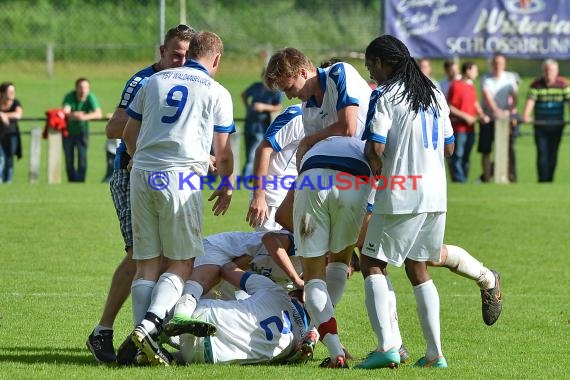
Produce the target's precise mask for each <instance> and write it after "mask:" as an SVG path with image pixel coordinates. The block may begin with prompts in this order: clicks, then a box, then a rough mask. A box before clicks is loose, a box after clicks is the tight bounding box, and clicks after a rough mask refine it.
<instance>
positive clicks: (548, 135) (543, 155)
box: [534, 125, 564, 182]
mask: <svg viewBox="0 0 570 380" xmlns="http://www.w3.org/2000/svg"><path fill="white" fill-rule="evenodd" d="M563 130H564V125H559V126H551V125H549V126H536V125H535V126H534V142H535V144H536V168H537V170H538V182H552V181H553V180H554V169H556V160H557V159H558V147H559V145H560V140H561V139H562V131H563Z"/></svg>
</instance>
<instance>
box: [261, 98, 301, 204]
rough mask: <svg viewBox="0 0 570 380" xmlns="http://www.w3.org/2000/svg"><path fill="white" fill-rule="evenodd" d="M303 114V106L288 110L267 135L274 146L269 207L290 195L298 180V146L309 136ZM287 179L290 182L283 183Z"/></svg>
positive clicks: (267, 186) (270, 169) (267, 193)
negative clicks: (291, 187)
mask: <svg viewBox="0 0 570 380" xmlns="http://www.w3.org/2000/svg"><path fill="white" fill-rule="evenodd" d="M301 115H302V113H301V104H297V105H294V106H290V107H287V109H286V110H285V111H283V112H282V113H281V114H280V115H279V116H277V117H276V118H275V120H274V121H273V122H272V123H271V125H270V126H269V128H268V129H267V132H265V136H264V139H265V140H267V142H269V143H270V144H271V146H272V147H273V152H272V153H271V157H270V158H269V170H268V173H267V184H266V185H264V188H265V201H266V202H267V205H268V206H279V205H280V204H281V202H282V201H283V198H285V195H287V187H288V184H289V183H292V182H293V181H294V180H295V178H296V177H297V166H296V163H297V160H296V152H297V146H298V145H299V141H301V139H302V138H303V137H304V136H305V133H304V129H303V119H302V117H301ZM286 178H287V182H286V183H282V182H283V181H285V180H286ZM289 178H290V179H289ZM275 185H276V186H275Z"/></svg>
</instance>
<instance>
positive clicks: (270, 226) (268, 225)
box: [255, 206, 283, 232]
mask: <svg viewBox="0 0 570 380" xmlns="http://www.w3.org/2000/svg"><path fill="white" fill-rule="evenodd" d="M278 207H279V206H267V213H268V214H269V217H268V218H267V220H266V221H265V222H264V223H263V224H262V225H261V226H259V227H257V228H256V229H255V230H256V231H267V232H269V231H279V230H282V229H283V227H281V225H280V224H279V223H277V222H276V221H275V213H276V212H277V208H278Z"/></svg>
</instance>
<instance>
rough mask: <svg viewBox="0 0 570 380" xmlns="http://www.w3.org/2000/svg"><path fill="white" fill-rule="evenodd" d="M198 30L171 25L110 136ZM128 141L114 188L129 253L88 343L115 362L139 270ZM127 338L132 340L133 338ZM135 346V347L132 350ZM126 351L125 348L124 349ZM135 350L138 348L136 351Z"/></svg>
mask: <svg viewBox="0 0 570 380" xmlns="http://www.w3.org/2000/svg"><path fill="white" fill-rule="evenodd" d="M194 32H195V30H194V29H192V28H190V27H189V26H188V25H183V24H181V25H178V26H175V27H173V28H170V29H169V30H168V31H167V32H166V35H165V36H164V44H163V45H161V46H160V48H159V50H160V60H159V61H158V62H156V63H154V64H152V65H150V66H148V67H145V68H144V69H142V70H140V71H138V72H137V73H135V74H134V75H133V76H132V77H131V78H130V79H129V80H128V81H127V82H126V84H125V88H124V89H123V92H122V94H121V100H120V102H119V104H118V105H117V109H116V110H115V112H114V113H113V116H112V117H111V119H110V120H109V122H108V123H107V126H106V129H105V130H106V133H107V137H108V138H110V139H116V138H122V137H123V129H124V128H125V124H126V123H127V119H128V115H127V112H126V109H127V107H128V106H129V104H130V103H131V101H132V100H133V98H134V96H135V94H136V93H137V92H138V90H139V89H140V88H141V81H142V80H143V79H144V78H146V77H149V76H151V75H153V74H155V73H157V72H159V71H161V70H164V69H169V68H172V67H180V66H182V65H183V64H184V62H185V61H186V58H187V57H188V45H189V43H190V37H191V36H192V34H193V33H194ZM130 159H131V158H130V157H129V156H128V154H127V151H126V148H125V143H124V142H123V141H121V144H120V145H119V147H118V148H117V154H116V158H115V165H114V170H113V176H112V177H111V182H110V188H111V195H112V198H113V204H114V205H115V209H116V211H117V216H118V218H119V223H120V227H121V234H122V236H123V240H124V242H125V246H124V248H125V251H126V255H125V257H124V258H123V260H122V261H121V263H120V264H119V265H118V266H117V269H115V273H114V274H113V278H112V280H111V286H110V288H109V293H108V295H107V301H106V302H105V307H104V309H103V313H102V314H101V319H100V320H99V324H98V325H97V326H95V328H94V329H93V331H92V332H91V334H90V335H89V337H88V338H87V347H88V348H89V351H91V353H92V354H93V357H94V358H95V360H97V361H99V362H105V363H109V362H113V361H115V359H116V358H117V357H116V355H115V349H114V347H113V324H114V322H115V319H116V317H117V314H118V313H119V310H120V309H121V307H122V305H123V303H124V302H125V300H126V299H127V298H128V296H129V294H130V292H131V283H132V282H133V276H134V274H135V270H136V265H135V261H134V260H133V232H132V228H131V202H130V199H129V194H130V187H129V178H130V174H129V170H128V169H127V165H128V163H129V161H130ZM127 342H131V341H130V339H129V340H128V341H127ZM132 351H134V350H131V352H132ZM122 352H124V350H122ZM133 353H134V352H133ZM127 356H128V357H127V358H122V357H121V356H119V357H118V358H117V361H118V362H120V363H119V364H126V363H125V360H126V361H127V362H129V361H131V360H132V359H133V357H132V355H127Z"/></svg>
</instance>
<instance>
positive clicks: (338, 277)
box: [326, 262, 348, 307]
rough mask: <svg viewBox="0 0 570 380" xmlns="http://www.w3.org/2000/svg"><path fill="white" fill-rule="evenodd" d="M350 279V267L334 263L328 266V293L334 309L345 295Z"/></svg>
mask: <svg viewBox="0 0 570 380" xmlns="http://www.w3.org/2000/svg"><path fill="white" fill-rule="evenodd" d="M347 278H348V265H346V264H345V263H338V262H332V263H329V264H328V265H327V270H326V280H327V291H328V292H329V297H330V298H331V302H332V304H333V306H334V307H336V306H337V305H338V303H339V301H340V298H341V297H342V295H343V293H344V288H345V286H346V280H347Z"/></svg>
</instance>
